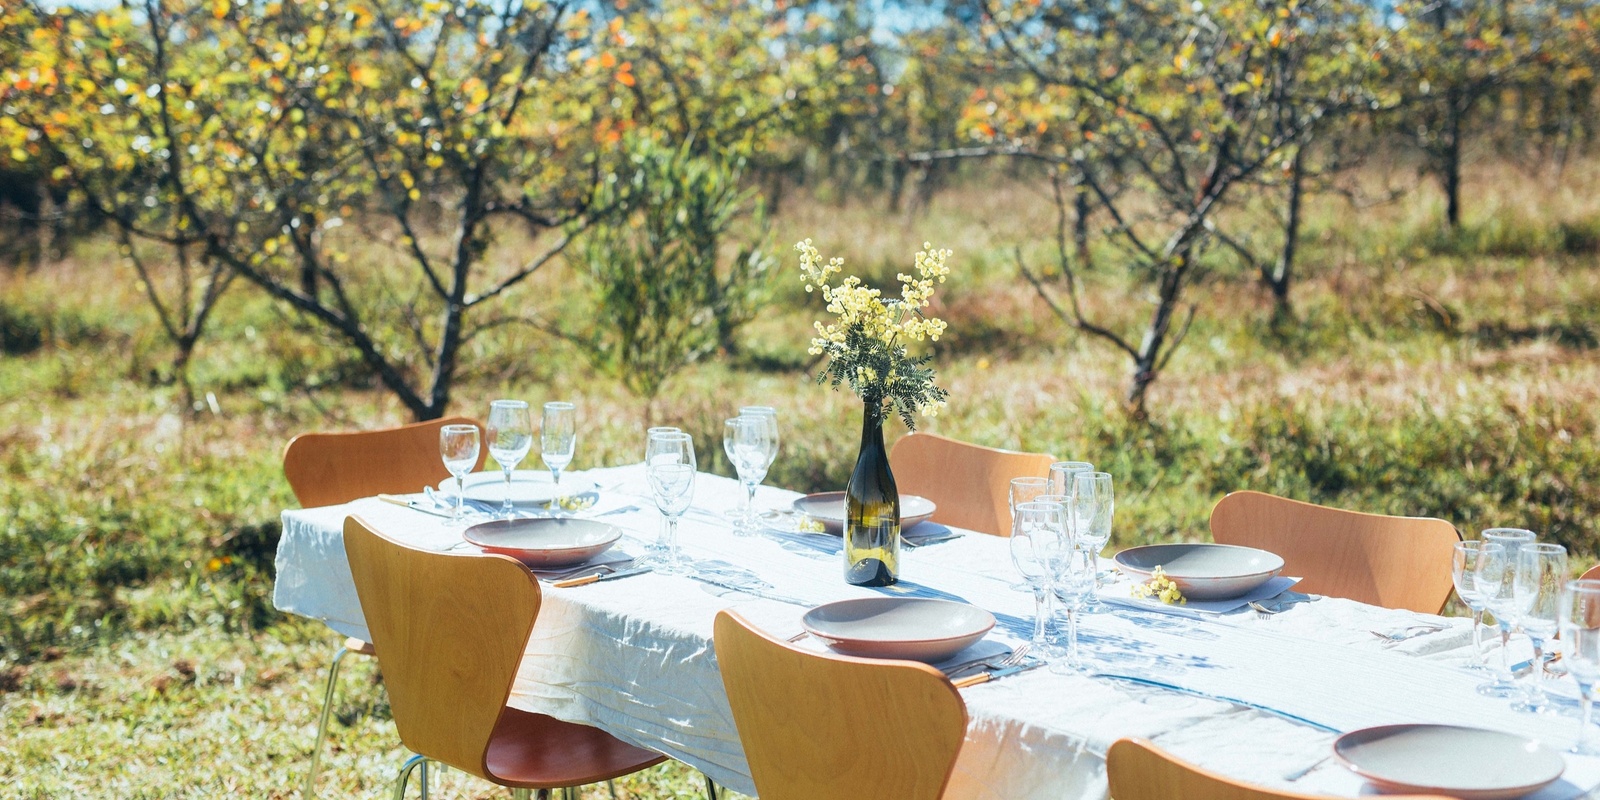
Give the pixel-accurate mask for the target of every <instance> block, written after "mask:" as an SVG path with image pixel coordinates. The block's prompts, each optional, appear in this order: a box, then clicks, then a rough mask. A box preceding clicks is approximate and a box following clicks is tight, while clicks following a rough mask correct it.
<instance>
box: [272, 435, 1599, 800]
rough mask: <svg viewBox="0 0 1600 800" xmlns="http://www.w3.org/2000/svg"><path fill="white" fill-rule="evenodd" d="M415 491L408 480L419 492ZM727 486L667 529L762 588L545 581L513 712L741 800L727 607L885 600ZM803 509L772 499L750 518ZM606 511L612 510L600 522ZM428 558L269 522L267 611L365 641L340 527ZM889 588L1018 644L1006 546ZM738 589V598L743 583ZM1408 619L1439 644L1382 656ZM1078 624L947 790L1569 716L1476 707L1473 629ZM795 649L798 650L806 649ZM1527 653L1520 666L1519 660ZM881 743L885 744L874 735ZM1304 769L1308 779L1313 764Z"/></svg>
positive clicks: (1100, 783)
mask: <svg viewBox="0 0 1600 800" xmlns="http://www.w3.org/2000/svg"><path fill="white" fill-rule="evenodd" d="M587 477H588V478H589V479H591V480H594V481H596V482H597V483H598V484H599V485H600V487H601V500H600V503H599V504H598V505H597V506H596V507H595V508H593V509H592V510H591V511H592V512H593V513H604V517H603V519H604V520H605V521H607V522H611V523H613V524H616V525H618V526H619V527H621V528H623V529H624V531H625V532H626V536H625V538H624V540H623V542H622V544H621V545H620V546H621V547H623V548H625V549H627V550H629V551H631V552H633V553H635V554H640V553H643V552H644V550H645V548H646V546H647V545H648V543H649V542H651V541H653V540H654V538H655V536H656V533H657V531H658V528H659V525H660V516H659V515H658V514H657V513H656V512H655V511H654V508H653V505H652V504H651V502H650V500H649V499H648V497H647V496H646V494H645V493H646V492H647V491H648V490H647V488H646V484H645V481H644V474H643V468H642V467H640V466H637V465H636V466H630V467H618V468H612V469H600V470H591V471H589V472H588V473H587ZM419 488H420V487H419ZM742 491H743V490H742V489H741V488H740V487H739V486H738V484H737V483H735V482H734V481H732V480H729V479H726V478H719V477H716V476H710V475H703V474H702V475H701V476H700V477H699V478H698V480H697V484H696V487H695V504H694V508H693V509H692V510H691V511H690V512H689V513H688V514H687V515H686V516H685V517H684V519H683V522H682V524H681V525H680V534H679V540H680V545H681V547H682V549H683V552H684V553H685V555H686V556H687V557H688V558H689V559H691V560H692V561H693V562H696V563H698V564H699V565H701V568H703V569H708V570H724V571H727V570H733V571H738V570H741V569H743V570H748V571H749V572H753V573H754V574H756V575H758V576H759V577H760V579H761V580H762V581H764V582H765V584H766V585H765V586H762V587H760V588H756V589H749V590H748V591H738V590H733V589H728V588H725V587H719V586H714V585H711V584H709V583H705V582H701V581H697V580H694V579H692V578H690V577H686V576H665V575H657V574H646V575H641V576H637V577H631V578H627V579H625V580H619V581H614V582H602V583H597V584H592V585H588V586H582V587H574V588H570V589H557V588H551V587H549V586H543V585H542V588H543V592H544V602H543V605H542V608H541V610H540V613H539V619H538V621H537V623H536V624H535V626H534V629H533V635H532V638H531V640H530V641H529V643H528V647H527V653H526V656H525V658H524V661H523V665H522V668H521V670H520V672H519V675H518V679H517V682H516V685H515V687H514V689H513V696H512V700H511V703H512V704H513V705H515V706H517V707H519V708H523V709H527V710H529V711H537V712H540V713H545V714H550V715H552V716H555V717H558V718H561V719H565V720H569V721H572V722H580V723H586V724H592V725H597V726H599V727H601V728H604V729H606V730H607V731H610V732H611V733H613V734H615V735H617V736H619V737H620V738H623V739H625V740H627V741H630V742H633V743H635V744H638V745H640V746H643V747H649V748H652V749H655V750H658V751H660V752H663V753H666V754H667V755H670V756H672V757H673V758H676V759H679V760H681V761H684V762H685V763H688V764H690V765H692V766H694V767H696V768H698V769H700V770H702V771H704V772H705V773H706V774H707V775H709V776H711V777H712V778H713V779H715V780H717V781H718V782H719V783H722V784H723V785H726V786H729V787H731V788H733V789H736V790H739V791H742V792H746V793H753V791H754V786H753V784H752V783H751V781H750V777H749V774H748V768H747V767H746V765H745V762H744V757H743V753H742V749H741V748H740V746H739V740H738V734H737V732H736V730H735V728H734V723H733V718H732V714H731V712H730V710H729V708H728V704H727V698H726V696H725V695H724V693H723V689H722V681H721V678H720V675H719V673H718V671H717V665H716V660H715V654H714V653H713V651H712V643H711V632H712V630H711V629H712V620H713V618H714V617H715V615H716V612H717V611H718V610H720V609H723V608H732V609H736V610H738V611H739V612H740V613H741V614H743V615H744V616H746V617H747V618H749V619H750V620H752V621H753V622H754V623H755V624H757V625H760V626H762V627H764V628H765V629H767V630H768V631H770V632H772V633H774V634H776V635H779V636H783V637H788V636H790V635H792V634H795V633H798V632H799V631H800V630H801V626H800V616H801V615H802V614H803V613H804V612H805V611H806V610H807V608H808V607H809V605H811V604H816V603H822V602H828V601H831V600H838V599H843V598H847V597H862V596H871V595H873V594H875V593H880V592H882V591H883V590H873V589H863V588H859V587H852V586H849V585H847V584H845V583H844V581H843V564H842V559H841V557H839V556H837V555H833V554H831V553H828V552H823V551H824V550H826V549H827V546H826V545H824V546H823V547H820V548H819V547H814V546H807V545H806V544H805V543H804V539H795V538H780V537H771V536H755V537H736V536H734V535H733V533H732V530H731V528H732V526H731V523H730V522H729V521H728V520H727V519H726V518H725V517H724V516H722V512H723V511H725V510H727V509H731V508H734V507H736V506H737V505H738V503H739V502H740V495H741V493H742ZM796 496H797V495H796V494H795V493H793V492H787V491H783V490H779V489H773V488H770V487H767V488H763V489H762V490H761V491H760V492H759V493H758V495H757V498H756V504H757V506H758V507H760V508H778V507H787V506H788V504H789V502H790V501H791V500H792V499H793V498H794V497H796ZM607 512H609V513H607ZM349 515H357V516H360V517H362V518H364V519H365V520H366V521H367V522H368V523H369V524H371V525H372V526H374V527H375V528H377V529H378V530H381V531H383V532H385V533H386V534H388V535H391V536H395V537H398V538H400V539H402V540H404V541H407V542H409V543H411V544H413V545H416V546H419V547H425V548H429V549H435V550H441V551H443V550H456V551H462V552H471V551H473V550H475V548H472V547H471V546H470V545H464V544H463V542H462V540H461V534H460V530H459V528H456V527H451V525H450V523H449V522H448V521H446V520H443V519H440V518H437V517H432V516H429V515H425V514H421V513H418V512H416V511H412V510H410V509H406V508H402V507H399V506H395V505H392V504H388V503H383V502H380V501H378V500H376V499H367V500H359V501H356V502H353V503H349V504H346V505H342V506H330V507H325V508H314V509H300V510H291V511H285V512H284V513H283V537H282V540H281V541H280V543H279V548H278V555H277V567H278V578H277V584H276V588H275V595H274V602H275V604H276V605H277V607H278V608H279V609H282V610H284V611H287V612H290V613H295V614H300V615H303V616H308V617H312V618H315V619H320V620H323V621H325V622H326V623H327V624H328V625H329V627H331V628H333V629H334V630H336V631H338V632H339V633H342V634H345V635H348V636H355V637H359V638H366V636H367V631H366V626H365V623H364V621H363V618H362V614H361V609H360V604H359V602H358V600H357V598H356V593H355V587H354V585H353V583H352V579H351V577H350V569H349V564H348V562H347V561H346V559H345V554H344V546H343V523H344V519H345V517H346V516H349ZM903 561H904V566H903V568H902V579H903V580H902V583H901V585H900V586H898V587H896V588H895V589H893V590H890V591H891V592H892V593H897V594H911V595H917V596H936V597H952V598H959V599H963V600H966V601H969V602H972V603H975V604H977V605H979V606H982V607H984V608H986V609H989V610H990V611H992V612H994V613H995V615H996V617H997V618H998V620H999V624H998V625H997V626H996V628H995V630H994V632H992V633H991V634H990V637H989V638H990V639H997V640H1000V641H1002V642H1005V643H1007V644H1011V645H1015V644H1019V643H1021V642H1022V641H1025V640H1026V639H1027V638H1028V637H1029V636H1030V635H1031V626H1032V618H1033V598H1032V596H1031V594H1029V593H1027V592H1023V591H1017V590H1016V589H1014V588H1013V584H1014V583H1015V582H1016V581H1017V575H1016V573H1015V571H1014V570H1013V568H1012V566H1011V562H1010V559H1009V555H1008V551H1007V548H1006V542H1005V540H1004V539H1000V538H996V537H990V536H984V535H981V534H969V535H966V536H963V537H961V538H958V539H956V540H953V541H949V542H945V543H941V544H937V545H931V546H928V547H923V548H917V549H914V550H907V551H905V557H904V560H903ZM747 589H748V587H747ZM1419 617H1422V618H1425V619H1427V620H1429V621H1434V622H1439V623H1442V624H1444V625H1445V626H1446V627H1445V630H1443V631H1440V632H1438V633H1435V634H1430V635H1426V636H1420V637H1416V638H1413V639H1409V640H1407V641H1405V642H1402V643H1400V644H1397V645H1390V644H1386V643H1385V642H1384V641H1383V640H1381V639H1379V638H1378V637H1377V636H1374V635H1372V632H1373V631H1390V630H1395V629H1398V628H1403V627H1405V626H1407V625H1409V624H1412V623H1413V622H1414V621H1415V620H1417V619H1418V618H1419ZM1083 620H1084V621H1083V624H1082V626H1081V637H1082V639H1081V641H1082V645H1083V648H1084V651H1085V655H1086V656H1087V657H1088V658H1089V659H1090V661H1091V662H1092V663H1093V664H1094V665H1095V673H1096V674H1090V675H1060V674H1055V673H1052V672H1050V671H1049V670H1048V669H1039V670H1034V671H1031V672H1028V673H1024V674H1022V675H1019V676H1016V677H1013V678H1008V679H1005V680H1001V681H997V682H994V683H991V684H985V685H981V686H977V687H972V688H969V689H965V690H963V692H962V695H963V697H964V698H965V700H966V703H967V709H968V714H969V717H970V722H969V725H968V730H967V739H966V743H965V744H964V746H963V748H962V750H961V755H960V757H959V759H958V761H957V764H956V768H955V772H954V774H953V777H952V781H951V786H950V789H949V791H948V793H947V795H946V796H947V797H951V798H996V799H998V798H1034V797H1037V798H1084V799H1085V800H1089V799H1090V798H1094V799H1095V800H1098V799H1099V798H1104V797H1106V782H1105V770H1104V754H1105V752H1106V749H1107V748H1108V747H1109V746H1110V744H1111V742H1113V741H1115V740H1116V739H1118V738H1122V737H1125V736H1143V737H1146V738H1149V739H1152V740H1153V741H1155V743H1156V744H1158V745H1160V746H1161V747H1163V748H1165V749H1167V750H1169V751H1171V752H1172V753H1174V754H1175V755H1177V756H1178V757H1180V758H1183V759H1185V760H1188V761H1191V762H1193V763H1196V764H1199V765H1201V766H1205V767H1209V768H1211V769H1215V770H1217V771H1219V772H1222V773H1224V774H1227V775H1231V776H1234V777H1237V778H1239V779H1242V780H1246V781H1249V782H1252V783H1257V784H1262V785H1268V786H1279V787H1284V788H1292V789H1294V790H1296V791H1301V792H1323V793H1328V794H1335V795H1344V796H1354V795H1357V794H1361V793H1362V792H1363V788H1362V783H1361V781H1360V780H1359V779H1357V778H1356V777H1355V776H1353V775H1352V774H1350V773H1348V772H1346V771H1345V770H1343V769H1342V768H1340V767H1337V766H1336V765H1334V764H1333V763H1332V762H1331V761H1330V762H1324V758H1325V757H1326V756H1327V755H1328V753H1329V745H1330V743H1331V741H1332V740H1333V739H1334V738H1335V736H1336V735H1337V733H1338V732H1342V731H1346V730H1351V729H1355V728H1360V727H1366V726H1370V725H1377V724H1387V723H1396V722H1447V723H1458V724H1471V725H1479V726H1483V727H1490V728H1497V729H1502V730H1508V731H1514V732H1517V733H1522V734H1525V735H1530V736H1535V737H1538V738H1541V739H1543V740H1545V741H1546V742H1548V743H1549V744H1550V745H1551V746H1552V747H1556V748H1558V749H1564V748H1566V747H1567V746H1569V745H1570V744H1571V741H1572V739H1573V737H1575V736H1576V731H1577V723H1576V721H1575V720H1572V719H1570V718H1568V717H1564V716H1553V715H1543V716H1535V715H1527V714H1517V713H1514V712H1512V711H1510V710H1509V708H1508V704H1507V702H1506V701H1503V700H1494V699H1490V698H1484V697H1480V696H1479V695H1477V694H1476V692H1475V691H1474V687H1475V686H1476V684H1477V683H1479V682H1480V681H1481V680H1482V677H1481V676H1478V675H1474V674H1470V673H1467V672H1465V671H1463V670H1461V669H1460V668H1459V667H1460V666H1461V665H1462V664H1464V663H1465V662H1467V661H1468V660H1469V659H1470V658H1471V645H1470V624H1469V622H1468V621H1467V620H1461V619H1454V620H1447V619H1442V618H1438V617H1431V616H1427V615H1417V614H1413V613H1410V612H1403V611H1393V610H1388V609H1382V608H1376V607H1373V606H1366V605H1363V604H1360V603H1355V602H1352V601H1348V600H1341V599H1336V598H1323V599H1320V600H1317V601H1316V602H1311V603H1304V604H1300V605H1296V606H1293V607H1292V608H1291V609H1290V610H1288V611H1286V612H1284V613H1281V614H1277V615H1274V616H1262V615H1258V614H1256V613H1254V612H1250V611H1246V612H1243V613H1238V614H1231V615H1225V616H1221V617H1218V618H1216V619H1209V620H1204V621H1196V620H1190V619H1183V618H1178V617H1174V616H1169V615H1163V614H1156V613H1149V612H1136V611H1130V610H1127V609H1121V608H1117V609H1108V610H1106V611H1103V612H1101V613H1097V614H1091V615H1086V616H1085V617H1083ZM807 641H809V640H807ZM1528 655H1529V654H1528V653H1527V652H1525V651H1524V652H1522V653H1521V654H1520V655H1519V657H1520V658H1524V659H1525V658H1527V657H1528ZM884 746H885V747H893V746H894V743H893V742H885V743H884ZM1308 770H1309V771H1308ZM1597 785H1600V761H1597V760H1595V759H1587V758H1578V757H1570V756H1569V757H1568V770H1567V775H1566V776H1565V777H1564V778H1563V781H1562V782H1561V783H1558V784H1557V785H1556V786H1554V787H1552V788H1550V789H1547V790H1546V791H1545V792H1542V793H1540V794H1539V795H1537V797H1538V798H1539V800H1547V799H1553V798H1571V797H1578V796H1585V793H1586V792H1589V791H1592V790H1594V789H1595V787H1596V786H1597Z"/></svg>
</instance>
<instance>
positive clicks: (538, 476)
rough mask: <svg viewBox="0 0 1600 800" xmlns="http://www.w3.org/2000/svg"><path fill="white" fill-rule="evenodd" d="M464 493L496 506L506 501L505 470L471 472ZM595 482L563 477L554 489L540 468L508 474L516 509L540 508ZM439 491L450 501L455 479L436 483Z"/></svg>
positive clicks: (585, 489)
mask: <svg viewBox="0 0 1600 800" xmlns="http://www.w3.org/2000/svg"><path fill="white" fill-rule="evenodd" d="M462 483H463V484H464V486H463V494H464V495H465V496H466V498H467V499H468V500H476V501H478V502H482V503H490V504H493V505H495V506H498V505H500V504H501V503H503V502H505V499H506V476H505V473H504V472H498V471H496V472H474V473H472V474H471V475H468V476H467V477H466V480H464V481H463V482H462ZM595 489H596V487H595V483H594V481H590V480H584V479H582V478H578V477H576V476H573V475H567V476H564V477H563V478H562V480H561V486H560V488H559V490H558V489H557V487H556V485H555V482H554V481H552V480H551V479H550V473H549V472H547V471H545V470H539V469H519V470H514V471H513V472H512V473H511V490H510V491H511V505H513V506H515V507H516V508H519V509H524V510H527V509H542V508H545V507H546V506H548V505H549V504H550V501H551V500H554V499H556V498H557V497H568V496H571V495H578V494H584V493H586V492H593V491H595ZM439 491H441V492H443V493H444V499H446V500H448V501H451V502H453V501H454V499H455V496H456V481H455V479H454V478H450V479H448V480H446V481H445V482H443V483H441V484H439Z"/></svg>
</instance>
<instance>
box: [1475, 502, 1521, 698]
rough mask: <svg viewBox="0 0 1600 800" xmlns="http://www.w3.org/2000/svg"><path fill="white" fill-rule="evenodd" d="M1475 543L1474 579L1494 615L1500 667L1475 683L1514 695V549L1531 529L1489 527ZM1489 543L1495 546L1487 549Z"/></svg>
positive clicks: (1491, 692) (1486, 690)
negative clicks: (1490, 678) (1491, 677)
mask: <svg viewBox="0 0 1600 800" xmlns="http://www.w3.org/2000/svg"><path fill="white" fill-rule="evenodd" d="M1481 538H1482V540H1483V544H1481V545H1479V546H1478V571H1477V573H1476V577H1475V581H1474V583H1475V584H1476V586H1477V588H1478V594H1480V595H1481V596H1482V597H1483V602H1484V605H1485V606H1486V607H1487V608H1488V609H1489V613H1491V614H1493V615H1494V623H1495V626H1496V627H1497V628H1498V629H1499V630H1500V668H1499V669H1497V670H1496V671H1495V677H1494V679H1493V680H1491V681H1489V682H1488V683H1485V684H1483V685H1481V686H1479V687H1478V693H1479V694H1483V695H1487V696H1489V697H1515V696H1516V695H1518V694H1520V693H1521V692H1522V687H1520V686H1518V685H1517V682H1516V678H1515V677H1513V676H1512V674H1511V648H1510V645H1511V629H1512V627H1514V626H1515V625H1516V597H1515V594H1516V585H1515V580H1516V575H1517V551H1518V550H1519V549H1521V547H1522V545H1524V544H1531V543H1532V542H1533V540H1534V538H1535V537H1534V535H1533V531H1529V530H1523V529H1522V528H1489V529H1487V530H1485V531H1484V532H1483V536H1482V537H1481ZM1491 545H1497V546H1499V548H1500V549H1499V550H1498V551H1495V552H1494V553H1493V554H1491V553H1490V551H1489V548H1490V546H1491Z"/></svg>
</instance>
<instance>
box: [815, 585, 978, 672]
mask: <svg viewBox="0 0 1600 800" xmlns="http://www.w3.org/2000/svg"><path fill="white" fill-rule="evenodd" d="M801 624H802V625H804V626H805V629H806V632H807V633H810V634H811V635H812V636H814V637H816V638H817V640H818V641H821V642H822V643H823V644H826V645H827V646H828V647H830V648H832V649H833V650H835V651H837V652H839V653H843V654H845V655H849V656H861V657H863V658H897V659H907V660H910V661H922V662H926V663H929V664H932V663H936V662H939V661H943V660H945V659H947V658H949V657H951V656H953V655H955V654H956V653H959V652H961V651H962V650H965V649H966V648H968V647H970V646H972V645H973V644H976V643H977V641H978V640H979V639H982V638H983V637H984V635H985V634H987V633H988V632H989V630H990V629H991V628H993V627H994V615H993V614H990V613H989V612H987V611H985V610H983V609H981V608H978V607H977V606H974V605H968V604H966V603H957V602H954V601H951V600H934V599H926V598H919V597H863V598H857V599H854V600H840V601H838V602H835V603H827V604H824V605H820V606H817V607H816V608H813V609H811V610H810V611H808V612H806V615H805V617H803V618H802V619H801Z"/></svg>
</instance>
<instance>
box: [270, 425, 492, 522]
mask: <svg viewBox="0 0 1600 800" xmlns="http://www.w3.org/2000/svg"><path fill="white" fill-rule="evenodd" d="M446 425H478V427H479V428H480V429H482V427H483V426H482V425H479V424H478V421H477V420H473V419H468V418H466V417H450V418H449V419H436V420H433V421H431V422H416V423H412V424H410V425H401V426H400V427H398V428H385V429H383V430H376V431H351V432H341V433H302V434H300V435H299V436H296V437H294V438H293V439H291V440H289V446H288V447H286V448H284V451H283V475H284V477H286V478H288V479H289V488H290V489H293V490H294V496H295V499H296V500H299V501H300V505H301V506H302V507H304V508H314V507H316V506H332V505H338V504H340V503H348V502H350V501H351V500H356V499H359V498H362V497H372V496H373V495H378V494H385V493H389V494H404V493H409V492H420V491H422V487H424V486H436V485H438V484H439V483H440V482H442V481H443V480H444V479H445V478H448V477H450V472H449V471H448V470H446V469H445V468H444V461H442V460H440V458H439V429H440V428H443V427H444V426H446ZM488 452H489V448H488V447H487V446H485V447H480V448H479V449H478V463H477V464H475V465H473V467H472V469H473V470H474V471H476V470H480V469H482V468H483V459H484V457H485V454H487V453H488Z"/></svg>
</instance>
